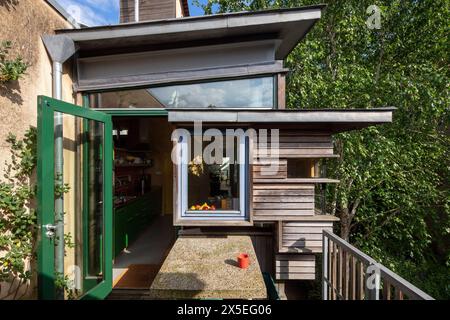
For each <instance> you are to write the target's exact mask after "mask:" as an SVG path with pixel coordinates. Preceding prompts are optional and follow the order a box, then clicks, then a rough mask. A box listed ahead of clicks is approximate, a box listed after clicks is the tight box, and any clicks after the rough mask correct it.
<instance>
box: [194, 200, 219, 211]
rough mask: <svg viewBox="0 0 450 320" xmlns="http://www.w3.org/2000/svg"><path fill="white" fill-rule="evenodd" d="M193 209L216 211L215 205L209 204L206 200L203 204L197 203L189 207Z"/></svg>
mask: <svg viewBox="0 0 450 320" xmlns="http://www.w3.org/2000/svg"><path fill="white" fill-rule="evenodd" d="M189 209H190V210H192V211H214V210H216V207H215V206H214V205H209V204H207V203H206V202H205V203H203V204H201V205H200V204H195V205H193V206H191V207H190V208H189Z"/></svg>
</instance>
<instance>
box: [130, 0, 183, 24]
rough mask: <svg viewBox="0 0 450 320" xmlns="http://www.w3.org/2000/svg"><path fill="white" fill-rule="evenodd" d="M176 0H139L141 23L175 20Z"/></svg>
mask: <svg viewBox="0 0 450 320" xmlns="http://www.w3.org/2000/svg"><path fill="white" fill-rule="evenodd" d="M175 5H176V4H175V0H139V21H148V20H158V19H169V18H175V16H176V12H175V10H176V9H175Z"/></svg>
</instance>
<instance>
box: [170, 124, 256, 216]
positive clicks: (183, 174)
mask: <svg viewBox="0 0 450 320" xmlns="http://www.w3.org/2000/svg"><path fill="white" fill-rule="evenodd" d="M193 134H194V133H192V132H191V135H189V136H186V135H181V137H180V140H179V141H178V144H179V147H180V151H181V159H180V160H181V161H180V163H179V164H178V166H177V170H178V186H179V189H178V195H177V196H178V204H179V210H178V218H179V219H181V220H202V221H205V220H225V221H229V220H233V221H246V220H248V194H249V193H248V161H249V156H248V138H247V137H246V136H245V134H242V133H240V132H236V133H235V134H234V135H233V136H236V137H237V143H238V148H237V149H238V155H237V159H238V160H237V161H238V164H239V210H216V211H211V212H205V211H203V212H202V213H198V211H195V210H188V156H189V150H188V143H187V140H188V139H192V136H193ZM224 136H225V137H226V135H225V133H224ZM202 151H203V150H202Z"/></svg>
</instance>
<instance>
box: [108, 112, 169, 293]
mask: <svg viewBox="0 0 450 320" xmlns="http://www.w3.org/2000/svg"><path fill="white" fill-rule="evenodd" d="M171 133H172V128H171V125H170V124H169V123H168V121H167V117H113V141H114V218H113V223H114V236H113V248H114V249H113V253H114V254H113V258H114V262H113V286H114V288H115V289H121V288H123V289H136V288H141V287H143V288H145V287H148V286H149V285H150V284H151V281H152V279H153V278H152V277H153V276H154V275H156V273H157V272H158V270H159V267H160V266H161V264H162V262H163V261H164V258H165V255H166V254H167V253H168V251H169V250H170V248H171V246H172V244H173V242H174V240H175V230H174V227H173V223H172V217H173V202H172V199H173V189H172V170H173V169H172V161H171V150H172V142H171V140H170V136H171Z"/></svg>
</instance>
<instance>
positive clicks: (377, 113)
mask: <svg viewBox="0 0 450 320" xmlns="http://www.w3.org/2000/svg"><path fill="white" fill-rule="evenodd" d="M394 110H396V108H393V107H386V108H372V109H285V110H279V109H278V110H277V109H273V110H251V109H250V110H249V109H247V110H236V109H234V110H233V109H229V110H224V109H221V110H214V109H168V113H169V115H168V119H169V122H174V123H193V122H195V121H202V122H203V123H208V124H212V123H227V124H233V123H236V124H242V123H248V124H256V125H264V126H266V125H270V126H277V125H283V128H285V127H286V126H290V127H292V128H297V129H307V130H325V131H330V132H341V131H349V130H356V129H362V128H365V127H369V126H372V125H377V124H383V123H391V122H392V113H393V111H394Z"/></svg>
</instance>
